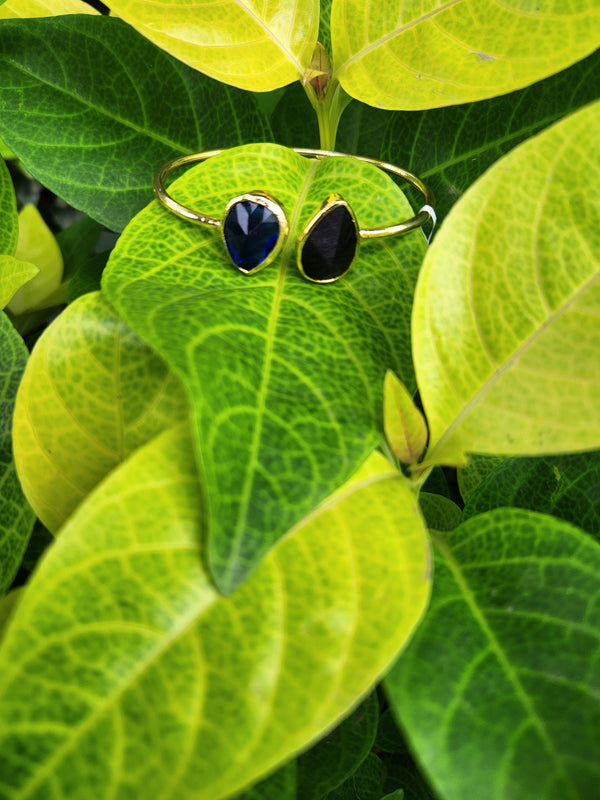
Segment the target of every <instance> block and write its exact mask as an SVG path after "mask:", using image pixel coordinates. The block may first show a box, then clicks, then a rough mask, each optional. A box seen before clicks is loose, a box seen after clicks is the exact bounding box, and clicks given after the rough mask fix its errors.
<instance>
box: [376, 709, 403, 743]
mask: <svg viewBox="0 0 600 800" xmlns="http://www.w3.org/2000/svg"><path fill="white" fill-rule="evenodd" d="M375 747H376V748H377V750H383V752H384V753H397V752H399V751H401V752H404V751H405V750H406V743H405V741H404V736H403V735H402V733H401V731H400V728H399V727H398V723H397V722H396V718H395V716H394V713H393V711H392V709H391V708H387V709H386V710H385V711H384V712H383V714H382V715H381V716H380V718H379V725H378V727H377V736H376V737H375Z"/></svg>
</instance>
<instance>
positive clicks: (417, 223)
mask: <svg viewBox="0 0 600 800" xmlns="http://www.w3.org/2000/svg"><path fill="white" fill-rule="evenodd" d="M293 150H294V152H295V153H298V154H299V155H301V156H309V157H311V158H316V159H323V158H331V157H338V156H339V157H343V158H355V159H356V160H357V161H364V162H365V163H367V164H373V165H374V166H375V167H379V169H381V170H383V171H384V172H388V173H389V174H391V175H395V176H396V177H398V178H401V179H402V180H404V181H406V182H407V183H410V184H411V185H412V186H414V187H415V188H416V189H418V191H419V192H421V194H422V195H423V198H424V200H425V203H424V205H423V206H422V207H421V209H420V210H419V211H418V212H417V213H416V214H415V215H414V216H413V217H410V218H409V219H406V220H404V221H403V222H399V223H397V224H396V225H387V226H385V227H383V228H361V229H360V230H359V231H358V235H359V237H360V238H361V239H380V238H382V237H384V236H398V235H399V234H402V233H407V232H408V231H411V230H413V229H414V228H420V227H421V226H422V225H424V224H425V223H426V222H428V221H429V220H433V222H434V223H435V212H434V210H433V207H434V205H435V199H434V196H433V193H432V192H431V190H430V189H429V187H428V186H427V185H426V184H425V183H424V182H423V181H422V180H421V179H420V178H418V177H417V176H416V175H413V174H412V172H408V171H407V170H405V169H402V168H401V167H397V166H395V165H394V164H388V163H386V162H385V161H379V160H378V159H376V158H367V157H366V156H354V155H349V154H348V153H338V152H335V151H333V150H311V149H309V148H305V147H294V148H293ZM223 152H225V151H224V150H209V151H207V152H205V153H192V154H191V155H186V156H179V157H178V158H174V159H172V160H171V161H168V162H167V163H166V164H163V166H162V167H161V168H160V169H159V170H158V171H157V173H156V175H155V176H154V193H155V194H156V197H157V198H158V199H159V200H160V202H161V203H162V204H163V205H164V206H165V207H166V208H168V209H169V211H172V212H173V213H174V214H176V215H177V216H178V217H181V218H182V219H185V220H188V221H189V222H194V223H197V224H200V225H208V226H210V227H214V228H220V227H221V226H222V220H220V219H217V218H216V217H211V216H209V215H208V214H203V213H202V212H200V211H194V209H192V208H189V207H188V206H184V205H182V204H181V203H179V202H178V201H177V200H175V198H174V197H172V196H171V195H170V194H169V193H168V191H167V189H166V188H165V182H166V180H167V178H168V177H169V175H170V174H171V173H172V172H174V171H175V170H176V169H179V168H180V167H185V166H188V165H190V164H197V163H200V162H201V161H206V160H207V159H208V158H212V157H213V156H218V155H220V154H221V153H223Z"/></svg>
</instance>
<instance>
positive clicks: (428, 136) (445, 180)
mask: <svg viewBox="0 0 600 800" xmlns="http://www.w3.org/2000/svg"><path fill="white" fill-rule="evenodd" d="M599 70H600V50H598V51H597V52H596V53H594V54H592V55H591V56H589V57H588V58H586V59H584V60H583V61H580V62H579V63H578V64H575V65H573V66H572V67H570V68H569V69H566V70H563V71H562V72H561V73H559V74H558V75H553V76H552V77H551V78H546V79H545V80H543V81H540V82H538V83H535V84H533V85H532V86H528V87H527V88H525V89H521V90H520V91H516V92H511V93H510V94H507V95H504V96H503V97H494V98H493V99H490V100H483V101H481V102H479V103H469V104H467V105H460V106H450V107H448V108H439V109H432V110H429V111H417V112H414V113H412V114H406V113H402V112H396V113H390V112H389V111H388V112H386V111H381V110H377V109H374V108H371V109H369V108H368V107H365V106H362V105H359V104H358V103H354V104H352V106H351V107H350V108H351V109H353V106H359V109H357V110H354V116H353V117H352V116H350V117H348V118H347V117H346V114H351V113H352V112H351V111H348V112H346V113H345V114H344V117H342V122H341V123H340V133H344V132H345V131H346V130H347V129H349V131H348V133H349V134H351V133H352V132H356V133H355V135H358V137H359V141H358V142H357V145H356V147H354V149H353V150H352V152H353V153H364V154H365V155H373V156H375V157H376V158H382V159H384V160H387V161H392V162H393V163H394V164H401V165H402V166H403V167H405V168H406V169H408V170H410V171H411V172H414V173H416V174H417V175H419V176H420V177H421V178H422V179H423V180H424V181H426V183H427V184H428V185H429V187H430V188H431V189H432V191H433V193H434V195H435V199H436V206H435V210H436V213H437V215H438V219H439V220H442V219H443V218H444V217H445V216H446V214H447V213H448V212H449V211H450V209H451V208H452V206H453V204H454V203H455V202H456V201H457V200H458V199H459V198H460V197H461V196H462V195H463V194H464V192H465V191H466V190H467V189H468V188H469V186H470V185H471V184H472V183H473V182H474V181H475V180H476V179H477V178H478V177H479V176H480V175H482V174H483V173H484V172H485V170H486V169H488V168H489V167H490V166H491V165H492V164H493V163H494V162H495V161H497V160H498V159H499V158H501V157H502V156H503V155H505V154H506V153H508V152H509V151H510V150H512V149H513V148H514V147H516V146H517V145H518V144H520V143H521V142H523V141H525V140H526V139H528V138H529V137H530V136H534V135H535V134H536V133H540V132H541V131H542V130H543V129H544V128H546V127H548V125H551V124H552V123H554V122H556V121H558V120H559V119H561V118H562V117H564V116H566V115H567V114H569V113H570V112H572V111H576V110H577V109H579V108H581V107H582V106H584V105H586V104H587V103H589V102H591V101H593V100H596V99H597V97H598V86H597V80H596V76H597V75H598V71H599ZM359 110H362V114H360V116H359V113H358V111H359ZM378 123H379V124H380V125H381V126H383V125H384V124H385V129H384V132H383V136H381V131H380V128H379V127H378ZM373 129H375V131H374V132H372V131H373ZM340 138H342V142H341V146H342V147H345V146H346V143H345V142H344V141H343V136H342V137H340ZM371 140H372V141H373V143H374V145H375V147H376V143H377V141H378V140H379V141H381V144H380V147H379V149H377V150H376V152H372V151H371V148H370V147H369V146H368V145H369V143H370V141H371Z"/></svg>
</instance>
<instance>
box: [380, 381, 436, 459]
mask: <svg viewBox="0 0 600 800" xmlns="http://www.w3.org/2000/svg"><path fill="white" fill-rule="evenodd" d="M383 429H384V431H385V437H386V439H387V441H388V444H389V446H390V449H391V451H392V453H393V454H394V456H395V457H396V458H397V459H398V461H400V462H401V463H402V464H416V462H417V461H418V460H419V458H420V457H421V454H422V453H423V450H424V449H425V445H426V444H427V425H426V424H425V420H424V418H423V415H422V414H421V412H420V411H419V409H418V408H417V407H416V405H415V402H414V400H413V398H412V395H411V394H410V392H408V391H407V389H406V386H404V384H403V383H402V381H399V380H398V378H397V377H396V376H395V375H394V373H393V372H392V370H388V371H387V372H386V374H385V378H384V382H383Z"/></svg>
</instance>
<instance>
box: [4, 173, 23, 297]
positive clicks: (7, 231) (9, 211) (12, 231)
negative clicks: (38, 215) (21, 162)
mask: <svg viewBox="0 0 600 800" xmlns="http://www.w3.org/2000/svg"><path fill="white" fill-rule="evenodd" d="M0 219H1V220H2V225H0V255H9V256H12V255H14V253H15V249H16V247H17V238H18V236H19V219H18V216H17V198H16V197H15V189H14V186H13V182H12V179H11V177H10V172H9V171H8V168H7V166H6V164H5V163H4V161H3V159H1V158H0ZM0 274H2V273H0ZM2 307H4V306H2Z"/></svg>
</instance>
